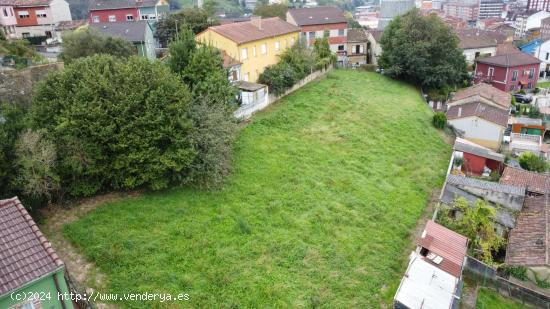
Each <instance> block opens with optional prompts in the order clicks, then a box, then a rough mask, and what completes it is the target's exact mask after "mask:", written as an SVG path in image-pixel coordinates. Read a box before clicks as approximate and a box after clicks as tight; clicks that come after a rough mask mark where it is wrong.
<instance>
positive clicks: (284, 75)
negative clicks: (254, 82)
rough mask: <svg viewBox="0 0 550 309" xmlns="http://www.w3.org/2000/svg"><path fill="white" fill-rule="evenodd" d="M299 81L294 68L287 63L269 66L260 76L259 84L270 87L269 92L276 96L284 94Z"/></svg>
mask: <svg viewBox="0 0 550 309" xmlns="http://www.w3.org/2000/svg"><path fill="white" fill-rule="evenodd" d="M298 80H299V79H298V78H297V76H296V72H295V71H294V69H293V68H292V66H291V65H290V64H288V63H286V62H280V63H278V64H275V65H272V66H269V67H267V68H266V69H265V71H264V72H263V73H262V74H261V75H260V78H259V79H258V82H259V83H261V84H266V85H267V86H269V91H271V92H272V93H273V94H275V95H281V94H283V93H284V92H285V91H286V90H287V89H289V88H290V87H292V86H293V85H294V83H296V82H297V81H298Z"/></svg>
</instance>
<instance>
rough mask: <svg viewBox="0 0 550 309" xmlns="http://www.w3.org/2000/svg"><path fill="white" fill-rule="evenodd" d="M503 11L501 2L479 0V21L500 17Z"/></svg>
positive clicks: (500, 0)
mask: <svg viewBox="0 0 550 309" xmlns="http://www.w3.org/2000/svg"><path fill="white" fill-rule="evenodd" d="M502 11H504V2H502V0H479V13H478V18H479V19H487V18H495V17H501V16H502Z"/></svg>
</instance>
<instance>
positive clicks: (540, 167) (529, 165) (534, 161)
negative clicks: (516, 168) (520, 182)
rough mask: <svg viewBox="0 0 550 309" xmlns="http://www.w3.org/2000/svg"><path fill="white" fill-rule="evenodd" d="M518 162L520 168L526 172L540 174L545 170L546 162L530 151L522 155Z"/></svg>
mask: <svg viewBox="0 0 550 309" xmlns="http://www.w3.org/2000/svg"><path fill="white" fill-rule="evenodd" d="M518 161H519V165H520V166H521V168H523V169H525V170H528V171H533V172H539V173H542V172H544V171H546V169H547V164H546V161H545V160H544V159H542V158H541V157H540V156H537V155H536V154H534V153H532V152H530V151H528V152H524V153H522V154H521V155H520V156H519V159H518Z"/></svg>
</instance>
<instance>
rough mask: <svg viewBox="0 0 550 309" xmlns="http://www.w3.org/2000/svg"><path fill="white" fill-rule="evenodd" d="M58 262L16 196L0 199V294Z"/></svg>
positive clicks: (23, 283)
mask: <svg viewBox="0 0 550 309" xmlns="http://www.w3.org/2000/svg"><path fill="white" fill-rule="evenodd" d="M61 266H63V262H62V261H61V260H60V259H59V257H58V256H57V254H56V253H55V251H54V250H53V248H52V246H51V244H50V243H49V242H48V240H47V239H46V237H44V235H43V234H42V232H40V230H39V229H38V226H37V225H36V223H35V222H34V220H33V219H32V218H31V216H30V215H29V213H28V212H27V210H25V208H24V207H23V205H21V202H20V201H19V199H17V198H12V199H9V200H0V296H2V295H4V294H6V293H8V292H10V291H13V290H15V289H17V288H19V287H21V286H23V285H25V284H27V283H29V282H31V281H33V280H35V279H37V278H40V277H42V276H44V275H47V274H49V273H51V272H53V271H55V270H56V269H59V268H60V267H61Z"/></svg>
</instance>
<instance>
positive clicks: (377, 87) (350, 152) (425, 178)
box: [64, 70, 451, 308]
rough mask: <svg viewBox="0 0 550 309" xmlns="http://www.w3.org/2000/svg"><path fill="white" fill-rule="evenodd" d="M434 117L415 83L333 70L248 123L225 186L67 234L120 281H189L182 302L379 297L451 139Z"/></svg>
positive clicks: (157, 198)
mask: <svg viewBox="0 0 550 309" xmlns="http://www.w3.org/2000/svg"><path fill="white" fill-rule="evenodd" d="M431 116H432V113H431V112H430V111H429V109H428V107H427V106H426V105H425V104H424V103H423V101H422V98H421V96H420V94H419V93H418V91H417V90H416V89H414V88H413V87H411V86H409V85H407V84H404V83H400V82H396V81H393V80H391V79H388V78H380V77H379V75H377V74H374V73H366V72H357V71H344V70H338V71H335V72H333V73H331V74H329V76H328V77H326V78H324V79H322V80H320V81H316V82H313V83H311V84H310V85H308V86H306V87H304V88H302V89H301V90H299V91H297V92H295V93H294V94H292V95H290V96H288V97H287V98H285V99H284V100H282V101H280V102H278V103H276V104H275V105H274V106H272V107H270V108H269V109H268V110H267V111H264V112H262V113H260V114H258V115H256V116H255V117H254V118H253V121H252V122H251V123H250V124H248V125H247V126H246V127H244V128H243V129H242V130H241V132H240V135H239V138H238V141H237V143H236V147H235V148H236V153H235V158H234V161H235V162H234V172H233V174H232V176H231V177H230V178H229V179H228V181H227V183H226V184H225V185H224V186H223V188H222V189H221V190H219V191H217V192H203V191H198V190H191V189H172V190H169V191H166V192H157V193H146V194H144V195H142V196H140V197H136V198H128V199H125V200H122V201H118V202H113V203H110V204H106V205H103V206H101V207H99V208H98V209H96V210H94V211H93V212H92V213H90V214H88V215H87V216H85V217H84V218H81V219H80V220H78V221H76V222H74V223H71V224H69V225H67V226H65V229H64V234H65V236H66V237H68V238H69V239H70V240H71V241H72V242H73V243H74V244H75V245H76V246H77V248H79V250H81V252H82V253H83V254H84V255H85V256H86V257H88V258H89V259H90V260H93V261H95V262H96V263H97V265H98V266H99V268H100V269H101V270H102V271H103V272H104V273H105V274H106V275H107V278H108V282H107V286H108V289H109V292H112V293H115V292H118V293H122V292H157V293H158V292H171V293H178V292H185V293H188V294H189V296H190V301H189V302H187V303H179V304H176V305H180V306H181V307H203V308H232V307H243V308H258V307H263V308H266V307H312V306H315V305H321V306H323V307H327V308H349V307H362V308H376V307H379V306H380V304H381V302H384V301H386V302H387V301H388V299H390V300H391V298H392V297H393V292H394V290H395V289H396V288H397V285H398V283H399V280H400V278H401V276H402V274H403V271H404V270H405V268H406V260H407V255H408V254H409V252H408V249H410V248H412V247H413V244H412V243H411V241H410V239H409V235H410V233H411V231H412V230H413V229H414V228H415V224H416V221H417V219H418V218H419V217H420V215H421V214H422V212H423V210H424V209H425V207H426V205H427V200H428V197H429V193H430V192H431V191H432V190H434V189H436V188H437V189H439V188H440V186H441V184H442V183H443V180H444V175H445V171H446V168H447V164H448V160H449V156H450V152H451V147H450V146H449V145H448V144H446V143H445V142H444V141H443V138H442V134H440V133H439V132H437V131H436V129H434V128H433V127H432V125H431ZM124 305H125V306H128V307H149V306H150V305H151V304H143V303H139V302H127V303H124Z"/></svg>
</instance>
